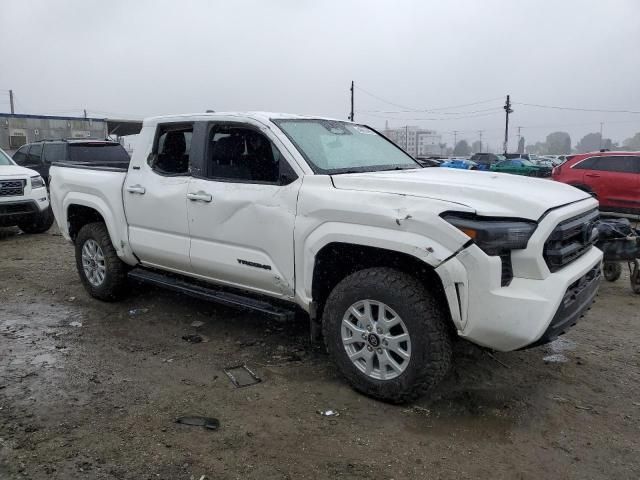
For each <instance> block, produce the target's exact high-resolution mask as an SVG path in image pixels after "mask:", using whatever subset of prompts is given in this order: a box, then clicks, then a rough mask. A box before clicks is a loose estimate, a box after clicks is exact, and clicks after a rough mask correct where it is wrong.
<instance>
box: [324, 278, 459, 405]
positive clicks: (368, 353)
mask: <svg viewBox="0 0 640 480" xmlns="http://www.w3.org/2000/svg"><path fill="white" fill-rule="evenodd" d="M446 321H447V318H446V315H445V313H444V311H443V310H442V308H441V307H440V305H439V303H438V302H437V300H436V299H435V298H434V297H433V295H432V294H431V293H430V292H428V291H427V290H426V289H425V288H424V286H423V285H422V284H421V283H420V282H419V281H418V280H416V279H415V278H414V277H412V276H410V275H408V274H405V273H403V272H400V271H398V270H394V269H391V268H370V269H366V270H361V271H359V272H356V273H354V274H352V275H350V276H348V277H346V278H345V279H343V280H342V281H341V282H340V283H339V284H338V285H337V286H336V287H335V288H334V289H333V291H332V292H331V294H330V295H329V298H328V299H327V302H326V305H325V308H324V314H323V334H324V339H325V344H326V346H327V350H328V351H329V354H330V355H331V357H332V359H333V361H334V363H335V364H336V366H337V367H338V369H339V370H340V372H341V373H342V374H343V375H344V376H345V377H346V379H347V380H348V381H349V383H350V384H351V385H352V386H353V387H354V388H355V389H356V390H358V391H360V392H362V393H364V394H366V395H369V396H371V397H374V398H377V399H380V400H384V401H388V402H392V403H403V402H406V401H409V400H412V399H415V398H417V397H418V396H420V395H422V394H424V393H425V392H426V391H427V390H429V389H430V388H431V387H433V386H434V385H436V384H437V383H438V382H439V381H440V380H441V379H442V378H443V377H444V376H445V375H446V373H447V372H448V370H449V367H450V365H451V338H450V335H449V332H448V330H447V327H446V323H445V322H446Z"/></svg>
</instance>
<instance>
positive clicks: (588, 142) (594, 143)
mask: <svg viewBox="0 0 640 480" xmlns="http://www.w3.org/2000/svg"><path fill="white" fill-rule="evenodd" d="M616 147H617V144H615V143H613V141H612V140H611V139H610V138H602V137H601V136H600V133H598V132H595V133H587V134H586V135H585V136H584V137H582V138H581V139H580V141H579V142H578V143H577V144H576V150H577V151H578V152H579V153H585V152H595V151H597V150H600V149H601V148H606V149H609V150H612V149H614V148H616Z"/></svg>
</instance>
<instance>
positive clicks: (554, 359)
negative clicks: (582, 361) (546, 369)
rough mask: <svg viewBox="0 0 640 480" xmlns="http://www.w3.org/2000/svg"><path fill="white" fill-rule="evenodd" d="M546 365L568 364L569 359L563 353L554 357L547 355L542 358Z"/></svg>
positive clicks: (555, 354)
mask: <svg viewBox="0 0 640 480" xmlns="http://www.w3.org/2000/svg"><path fill="white" fill-rule="evenodd" d="M542 361H543V362H545V363H567V361H568V359H567V357H566V356H564V355H563V354H561V353H554V354H553V355H547V356H546V357H543V358H542Z"/></svg>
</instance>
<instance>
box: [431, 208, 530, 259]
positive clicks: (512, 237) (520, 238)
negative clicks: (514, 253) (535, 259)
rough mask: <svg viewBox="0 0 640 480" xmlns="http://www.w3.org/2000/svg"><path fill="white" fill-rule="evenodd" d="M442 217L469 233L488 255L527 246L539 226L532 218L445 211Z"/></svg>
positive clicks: (463, 231) (466, 233)
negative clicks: (485, 215) (481, 215)
mask: <svg viewBox="0 0 640 480" xmlns="http://www.w3.org/2000/svg"><path fill="white" fill-rule="evenodd" d="M442 218H443V219H444V220H446V221H447V222H449V223H450V224H451V225H453V226H454V227H456V228H457V229H458V230H460V231H461V232H462V233H464V234H465V235H467V236H468V237H469V238H470V239H471V240H473V242H474V243H475V244H476V245H478V247H480V249H482V250H483V251H484V252H485V253H486V254H487V255H501V254H502V253H503V252H505V251H511V250H519V249H524V248H527V242H528V241H529V239H530V238H531V235H533V232H534V231H535V229H536V227H537V226H538V225H537V223H536V222H532V221H530V220H523V219H510V218H494V217H479V216H477V215H465V214H459V213H445V214H443V215H442Z"/></svg>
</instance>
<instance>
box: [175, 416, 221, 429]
mask: <svg viewBox="0 0 640 480" xmlns="http://www.w3.org/2000/svg"><path fill="white" fill-rule="evenodd" d="M176 423H181V424H182V425H190V426H193V427H204V428H206V429H207V430H218V428H220V421H219V420H218V419H217V418H213V417H200V416H186V417H179V418H177V419H176Z"/></svg>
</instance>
